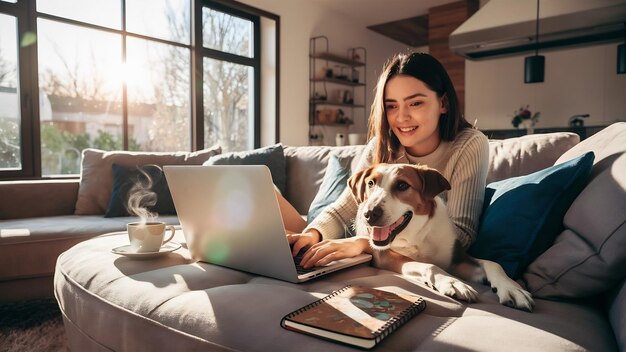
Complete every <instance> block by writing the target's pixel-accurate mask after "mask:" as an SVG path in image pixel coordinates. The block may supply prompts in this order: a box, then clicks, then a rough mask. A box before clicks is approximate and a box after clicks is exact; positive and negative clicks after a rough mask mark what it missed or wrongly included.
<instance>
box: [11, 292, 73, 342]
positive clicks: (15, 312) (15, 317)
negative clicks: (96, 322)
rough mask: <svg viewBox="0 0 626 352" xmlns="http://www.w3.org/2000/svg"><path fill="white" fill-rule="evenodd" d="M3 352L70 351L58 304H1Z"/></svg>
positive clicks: (48, 302)
mask: <svg viewBox="0 0 626 352" xmlns="http://www.w3.org/2000/svg"><path fill="white" fill-rule="evenodd" d="M0 351H3V352H4V351H6V352H17V351H20V352H22V351H69V349H68V348H67V337H66V335H65V330H64V328H63V318H62V317H61V311H60V310H59V306H58V304H57V302H56V300H55V299H41V300H32V301H24V302H16V303H2V304H0Z"/></svg>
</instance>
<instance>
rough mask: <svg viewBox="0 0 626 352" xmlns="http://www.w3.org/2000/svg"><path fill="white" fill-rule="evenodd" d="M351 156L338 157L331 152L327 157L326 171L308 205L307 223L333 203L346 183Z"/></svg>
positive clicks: (348, 176)
mask: <svg viewBox="0 0 626 352" xmlns="http://www.w3.org/2000/svg"><path fill="white" fill-rule="evenodd" d="M351 161H352V158H340V157H338V156H337V155H336V154H331V155H330V157H329V158H328V166H327V167H326V173H324V178H323V179H322V184H321V185H320V188H319V190H318V191H317V194H316V195H315V198H313V202H312V203H311V206H310V207H309V212H308V215H307V224H310V223H311V222H312V221H313V219H315V218H316V217H317V216H318V215H319V214H320V213H321V212H322V210H324V208H326V207H327V206H328V205H330V204H331V203H333V202H334V201H335V200H336V199H337V198H339V196H340V195H341V193H343V191H344V190H345V189H346V187H347V185H348V178H350V174H351V172H350V162H351Z"/></svg>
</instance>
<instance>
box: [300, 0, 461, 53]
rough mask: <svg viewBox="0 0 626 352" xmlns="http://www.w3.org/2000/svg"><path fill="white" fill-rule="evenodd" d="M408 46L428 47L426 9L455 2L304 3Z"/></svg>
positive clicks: (331, 0)
mask: <svg viewBox="0 0 626 352" xmlns="http://www.w3.org/2000/svg"><path fill="white" fill-rule="evenodd" d="M308 1H309V2H312V3H316V4H318V5H319V6H320V7H322V8H326V9H328V10H329V11H332V12H335V13H340V14H342V15H345V16H347V17H350V18H351V19H352V20H353V21H354V22H357V23H361V24H363V25H364V26H365V27H367V28H369V29H371V30H373V31H375V32H378V33H380V34H382V35H385V36H387V37H389V38H392V39H395V40H397V41H399V42H401V43H403V44H407V45H410V46H414V47H415V46H421V45H427V44H428V34H427V31H428V16H427V14H428V9H429V8H431V7H436V6H440V5H444V4H448V3H451V2H455V1H458V0H308Z"/></svg>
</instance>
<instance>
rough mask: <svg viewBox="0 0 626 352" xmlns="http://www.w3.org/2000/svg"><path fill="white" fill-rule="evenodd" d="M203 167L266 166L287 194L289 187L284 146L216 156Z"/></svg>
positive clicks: (276, 182)
mask: <svg viewBox="0 0 626 352" xmlns="http://www.w3.org/2000/svg"><path fill="white" fill-rule="evenodd" d="M203 165H265V166H267V167H268V168H269V169H270V172H271V174H272V181H273V182H274V184H275V185H276V187H278V189H279V190H280V193H282V194H285V189H286V187H287V167H286V162H285V154H284V152H283V146H282V144H275V145H271V146H268V147H263V148H258V149H254V150H250V151H244V152H230V153H224V154H220V155H215V156H212V157H211V158H209V160H207V161H206V162H204V164H203Z"/></svg>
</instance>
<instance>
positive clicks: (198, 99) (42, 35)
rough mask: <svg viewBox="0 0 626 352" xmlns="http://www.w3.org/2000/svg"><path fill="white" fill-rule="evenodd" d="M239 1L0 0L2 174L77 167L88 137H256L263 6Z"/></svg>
mask: <svg viewBox="0 0 626 352" xmlns="http://www.w3.org/2000/svg"><path fill="white" fill-rule="evenodd" d="M229 5H235V6H229ZM236 5H237V3H234V2H232V1H225V0H224V1H214V0H210V1H209V0H203V1H200V0H150V1H147V0H98V1H96V0H89V1H86V0H18V1H16V2H15V3H14V4H12V3H9V4H5V3H3V2H0V29H1V31H0V128H1V129H0V178H12V177H13V178H17V177H31V178H38V177H59V176H63V175H76V174H78V173H79V172H80V164H81V152H82V150H83V149H85V148H98V149H104V150H130V151H151V152H164V151H179V150H180V151H189V150H198V149H202V148H205V147H210V146H213V145H220V146H221V147H222V149H223V150H224V151H240V150H248V149H252V148H255V147H258V146H259V145H260V137H259V135H260V132H259V129H260V116H259V115H260V113H259V111H260V108H259V106H260V101H259V92H258V87H259V86H260V79H261V78H260V72H259V67H260V43H259V39H258V38H259V37H260V26H259V23H260V17H259V15H257V14H254V13H249V12H246V11H244V10H242V9H241V6H236ZM194 9H198V10H194ZM194 14H196V15H195V16H196V17H197V18H195V19H194V18H192V17H193V16H194ZM29 18H33V19H34V20H30V22H29ZM196 22H200V23H201V27H200V30H196V31H197V32H198V33H195V35H194V33H193V32H194V28H196V27H194V26H193V23H196ZM194 63H195V64H194ZM23 71H26V72H31V75H30V76H29V74H28V73H24V72H23ZM34 72H36V75H35V74H34ZM194 84H195V86H196V87H202V88H201V89H192V88H193V87H194ZM33 96H36V97H37V99H32V97H33ZM22 107H25V108H26V109H27V110H26V111H22V110H23V109H21V108H22ZM23 137H25V138H23ZM23 164H25V165H23Z"/></svg>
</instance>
